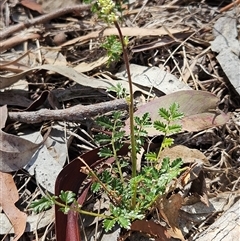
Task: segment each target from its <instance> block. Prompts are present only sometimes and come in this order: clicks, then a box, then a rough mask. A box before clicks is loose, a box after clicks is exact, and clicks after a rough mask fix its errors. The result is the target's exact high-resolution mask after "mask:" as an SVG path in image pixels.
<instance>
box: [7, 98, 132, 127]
mask: <svg viewBox="0 0 240 241" xmlns="http://www.w3.org/2000/svg"><path fill="white" fill-rule="evenodd" d="M127 109H128V104H127V102H126V100H125V99H119V100H112V101H107V102H102V103H98V104H93V105H87V106H84V105H76V106H73V107H70V108H67V109H63V110H49V109H41V110H38V111H29V112H28V111H24V112H9V113H8V117H9V120H11V121H19V122H24V123H28V124H34V123H40V122H42V121H74V122H79V121H84V120H86V119H87V118H91V117H95V116H98V115H101V114H105V113H107V112H109V111H113V110H127Z"/></svg>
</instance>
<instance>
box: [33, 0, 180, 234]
mask: <svg viewBox="0 0 240 241" xmlns="http://www.w3.org/2000/svg"><path fill="white" fill-rule="evenodd" d="M93 8H95V10H94V11H95V12H97V13H98V15H99V17H100V18H101V19H104V21H106V22H107V23H108V24H114V25H115V27H116V28H117V30H118V33H119V42H120V43H121V49H120V47H119V46H118V47H114V48H116V49H114V50H112V46H113V45H114V43H115V42H116V39H115V38H112V39H111V41H112V42H110V43H112V45H111V44H110V43H109V42H108V43H106V48H107V49H109V50H110V51H111V53H116V54H117V55H120V52H121V51H122V53H123V59H124V62H125V65H126V70H127V75H128V82H129V97H126V90H125V89H124V88H122V86H121V85H117V86H116V87H113V88H111V89H110V91H115V92H116V93H117V95H118V97H125V98H126V100H127V102H128V105H129V119H130V134H129V136H128V137H127V136H126V133H125V131H123V121H122V120H121V118H122V116H121V112H118V111H116V112H114V113H113V114H112V116H111V117H108V116H101V117H98V118H97V119H96V122H97V123H98V124H99V125H100V126H101V127H102V131H101V133H99V134H98V135H96V136H95V139H96V141H97V142H98V143H99V144H101V146H102V147H101V149H100V151H99V156H100V157H103V158H109V157H113V158H114V160H115V164H114V165H113V167H112V168H111V169H105V170H104V171H103V172H102V173H101V174H96V173H95V172H94V170H92V169H91V168H90V167H89V166H88V165H87V163H85V161H84V160H82V159H81V158H79V159H80V160H81V161H82V162H83V163H84V164H85V167H86V169H87V172H86V173H87V174H88V175H89V177H90V178H92V186H91V190H92V192H93V193H101V192H104V193H106V194H107V195H108V197H109V199H110V201H111V204H110V206H109V210H108V211H109V212H108V213H110V214H108V215H105V214H99V213H94V212H88V211H85V210H83V209H82V207H81V206H80V205H79V204H78V203H77V201H76V198H75V196H74V194H73V193H72V192H63V191H62V192H61V194H60V195H59V197H56V196H53V197H51V196H49V195H46V196H45V197H43V198H42V199H40V200H36V201H34V202H33V203H32V204H31V208H33V209H34V211H41V210H43V209H46V208H48V207H50V206H52V205H53V204H56V205H58V206H60V207H61V210H62V211H63V212H64V213H67V212H68V211H69V210H70V209H73V210H74V211H77V212H79V213H83V214H88V215H92V216H95V217H101V218H103V219H104V220H103V226H104V228H105V230H106V231H109V230H111V229H112V228H113V226H114V225H115V224H119V225H120V227H122V228H126V229H129V228H130V226H131V223H132V222H133V221H134V220H136V219H143V218H144V217H145V216H146V214H147V213H148V212H149V211H150V210H151V209H152V208H153V207H154V205H155V204H156V201H157V200H158V199H159V198H160V197H161V196H162V195H164V194H165V192H166V188H167V186H168V184H169V183H170V182H171V181H172V180H173V179H174V178H176V177H177V176H178V175H179V174H180V173H181V172H182V171H183V169H182V168H181V165H182V160H181V158H178V159H176V160H170V159H169V158H168V157H165V158H164V159H163V161H162V162H161V163H159V157H160V154H161V152H162V150H163V149H164V148H166V147H170V146H171V145H172V144H173V142H174V140H173V139H172V138H171V137H170V135H172V134H176V133H179V132H180V131H181V126H180V125H178V124H175V122H176V121H177V120H180V119H181V118H182V117H183V114H182V113H180V112H179V106H178V105H177V104H176V103H173V104H172V105H171V106H170V107H169V108H168V109H166V108H160V109H159V116H160V117H161V118H162V120H161V121H159V120H156V121H154V122H153V123H152V122H151V119H150V115H149V114H148V113H145V114H144V115H143V116H142V117H134V101H133V88H132V80H131V74H130V67H129V60H128V53H127V44H126V40H125V39H124V37H123V35H122V32H121V28H120V26H119V24H118V17H117V16H116V11H115V5H114V3H113V1H111V0H98V1H96V3H95V4H94V7H93ZM108 41H109V39H108ZM115 50H116V51H115ZM120 50H121V51H120ZM115 57H116V56H115ZM115 57H114V58H115ZM151 125H153V126H154V127H155V129H156V130H158V131H160V132H162V134H163V136H164V138H163V141H162V143H161V146H160V149H159V151H157V152H156V153H155V152H149V153H146V155H145V159H146V160H147V161H148V162H147V163H148V164H147V165H144V166H142V167H141V168H140V170H139V171H137V153H138V154H140V150H141V149H142V148H143V146H144V144H145V142H146V138H147V136H148V134H147V132H146V130H145V129H146V127H148V126H151ZM126 142H128V143H129V151H130V156H127V155H126V156H120V155H119V151H120V150H121V148H122V147H123V145H124V144H126ZM130 163H131V164H130ZM129 166H131V168H130V170H129ZM126 169H127V170H126ZM128 171H129V172H128ZM72 204H73V205H72Z"/></svg>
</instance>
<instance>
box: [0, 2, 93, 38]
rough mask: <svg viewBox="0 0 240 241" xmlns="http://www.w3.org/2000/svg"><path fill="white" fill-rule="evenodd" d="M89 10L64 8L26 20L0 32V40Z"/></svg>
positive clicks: (88, 7)
mask: <svg viewBox="0 0 240 241" xmlns="http://www.w3.org/2000/svg"><path fill="white" fill-rule="evenodd" d="M89 9H90V5H82V4H81V5H75V6H71V7H65V8H60V9H58V10H56V11H54V12H51V13H48V14H45V15H43V16H39V17H36V18H33V19H28V20H26V21H24V22H22V23H19V24H16V25H13V26H10V27H9V28H6V29H5V30H3V31H1V32H0V40H2V39H4V38H7V37H8V36H10V35H12V34H13V33H15V32H18V31H20V30H23V29H25V28H29V27H31V26H33V25H36V24H42V23H46V22H48V21H50V20H51V19H54V18H59V17H60V16H62V15H65V14H68V13H71V12H79V11H87V10H89Z"/></svg>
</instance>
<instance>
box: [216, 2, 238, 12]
mask: <svg viewBox="0 0 240 241" xmlns="http://www.w3.org/2000/svg"><path fill="white" fill-rule="evenodd" d="M238 4H240V0H236V1H235V2H233V3H230V4H228V5H227V6H225V7H223V8H221V9H220V13H222V12H226V11H228V10H229V9H231V8H232V7H234V6H237V5H238Z"/></svg>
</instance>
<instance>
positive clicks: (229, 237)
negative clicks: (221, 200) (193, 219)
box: [194, 199, 240, 241]
mask: <svg viewBox="0 0 240 241" xmlns="http://www.w3.org/2000/svg"><path fill="white" fill-rule="evenodd" d="M239 239H240V199H239V200H238V201H237V202H236V203H235V204H234V205H233V206H231V207H230V208H229V209H228V210H227V211H226V212H225V213H223V214H222V216H221V217H220V218H219V219H217V220H216V221H215V222H214V223H213V224H212V225H211V226H209V227H208V228H207V229H206V230H204V231H203V232H202V233H201V234H200V235H199V236H198V237H197V238H195V239H194V241H219V240H221V241H239Z"/></svg>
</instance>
